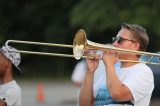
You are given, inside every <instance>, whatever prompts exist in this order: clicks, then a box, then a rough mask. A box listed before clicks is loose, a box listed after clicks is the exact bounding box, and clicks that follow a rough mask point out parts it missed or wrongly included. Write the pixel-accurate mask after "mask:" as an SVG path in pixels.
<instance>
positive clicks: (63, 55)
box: [5, 40, 160, 65]
mask: <svg viewBox="0 0 160 106" xmlns="http://www.w3.org/2000/svg"><path fill="white" fill-rule="evenodd" d="M9 43H19V44H30V45H32V44H33V45H44V46H53V47H67V48H73V45H65V44H54V43H43V42H33V41H21V40H7V41H6V43H5V45H6V47H7V49H8V50H10V49H9V48H8V46H9ZM103 49H104V48H103ZM103 49H102V50H103ZM107 49H109V48H107ZM111 50H116V49H114V48H113V47H112V48H111ZM124 50H125V49H124ZM124 50H123V49H122V50H118V51H124ZM10 51H14V50H10ZM14 52H19V53H24V54H35V55H46V56H59V57H71V58H75V57H74V55H70V54H58V53H47V52H35V51H24V50H17V51H14ZM130 52H131V51H130ZM151 54H152V53H151ZM82 58H90V59H93V58H94V57H93V56H82ZM101 60H102V58H101ZM120 61H121V62H134V63H145V64H155V65H160V63H153V62H149V61H148V62H144V61H133V60H120Z"/></svg>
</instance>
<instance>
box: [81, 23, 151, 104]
mask: <svg viewBox="0 0 160 106" xmlns="http://www.w3.org/2000/svg"><path fill="white" fill-rule="evenodd" d="M148 41H149V38H148V35H147V33H146V30H145V29H144V28H143V27H142V26H139V25H134V24H123V25H122V27H121V30H120V31H119V32H118V34H117V36H116V37H113V46H115V47H117V48H122V49H128V50H134V51H145V50H146V48H147V45H148ZM95 53H96V52H95V51H93V55H95ZM139 57H140V55H138V54H132V53H125V52H124V53H120V52H116V51H109V50H108V51H104V54H103V62H104V64H105V74H104V75H102V76H101V78H100V79H99V80H98V81H97V83H95V84H93V80H94V73H95V71H96V69H97V67H98V63H99V57H98V56H96V57H95V58H94V59H87V72H86V75H85V79H84V82H83V85H82V87H81V91H80V96H79V104H80V106H92V105H94V106H129V105H134V106H149V104H150V99H151V95H152V91H153V89H154V78H153V73H152V70H151V69H150V68H149V67H148V66H147V65H145V64H144V63H137V62H129V61H128V62H124V61H121V67H120V68H118V69H115V67H114V65H115V63H116V62H117V60H119V59H123V60H133V61H138V60H139Z"/></svg>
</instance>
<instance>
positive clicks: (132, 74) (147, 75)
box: [93, 63, 154, 106]
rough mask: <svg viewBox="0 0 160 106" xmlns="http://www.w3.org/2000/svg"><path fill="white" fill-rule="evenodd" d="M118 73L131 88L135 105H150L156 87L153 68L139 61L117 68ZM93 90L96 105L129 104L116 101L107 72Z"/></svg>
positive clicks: (120, 105) (117, 105) (118, 105)
mask: <svg viewBox="0 0 160 106" xmlns="http://www.w3.org/2000/svg"><path fill="white" fill-rule="evenodd" d="M116 73H117V76H118V77H119V79H120V80H121V82H122V83H123V84H124V85H126V86H127V87H128V88H129V89H130V91H131V93H132V96H133V98H134V100H133V101H131V102H132V103H133V104H134V106H149V103H150V99H151V95H152V91H153V88H154V79H153V73H152V71H151V69H150V68H149V67H148V66H147V65H145V64H143V63H139V64H136V65H134V66H131V67H128V68H117V69H116ZM93 90H94V98H95V106H128V105H125V104H123V105H122V104H116V101H114V100H113V99H112V98H111V96H110V95H109V91H108V89H107V85H106V75H105V74H104V75H103V76H102V77H101V78H100V79H99V80H98V81H97V83H95V84H94V88H93Z"/></svg>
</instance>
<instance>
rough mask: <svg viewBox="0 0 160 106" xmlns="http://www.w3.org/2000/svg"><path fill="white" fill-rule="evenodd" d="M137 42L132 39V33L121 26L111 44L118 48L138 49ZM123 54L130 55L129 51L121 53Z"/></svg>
mask: <svg viewBox="0 0 160 106" xmlns="http://www.w3.org/2000/svg"><path fill="white" fill-rule="evenodd" d="M136 44H137V42H136V41H135V40H133V38H132V33H131V32H130V31H129V30H127V29H125V28H123V29H121V30H120V31H119V32H118V34H117V36H116V37H115V38H114V42H113V45H114V46H115V47H118V48H123V49H130V50H138V47H137V45H136ZM123 55H124V56H127V55H130V54H129V53H123Z"/></svg>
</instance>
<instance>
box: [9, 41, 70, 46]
mask: <svg viewBox="0 0 160 106" xmlns="http://www.w3.org/2000/svg"><path fill="white" fill-rule="evenodd" d="M9 43H20V44H30V45H43V46H54V47H67V48H73V45H66V44H55V43H43V42H33V41H21V40H7V41H6V46H8V45H9Z"/></svg>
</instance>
